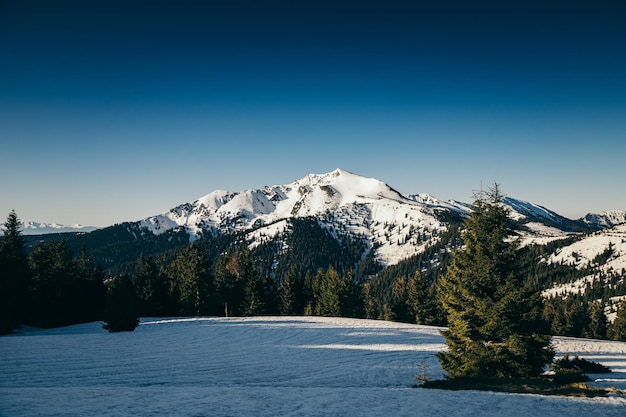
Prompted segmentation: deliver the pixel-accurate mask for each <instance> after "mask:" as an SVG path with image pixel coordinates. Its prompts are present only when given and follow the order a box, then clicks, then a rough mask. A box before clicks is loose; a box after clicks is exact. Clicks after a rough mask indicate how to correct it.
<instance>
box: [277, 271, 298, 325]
mask: <svg viewBox="0 0 626 417" xmlns="http://www.w3.org/2000/svg"><path fill="white" fill-rule="evenodd" d="M296 285H297V276H296V271H295V268H294V267H292V268H291V269H290V270H289V271H288V272H287V274H286V275H285V278H284V279H283V281H282V282H281V283H280V285H279V286H278V310H279V312H280V314H282V315H284V316H289V315H293V314H296Z"/></svg>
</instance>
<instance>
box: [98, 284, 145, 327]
mask: <svg viewBox="0 0 626 417" xmlns="http://www.w3.org/2000/svg"><path fill="white" fill-rule="evenodd" d="M138 324H139V313H138V309H137V296H136V294H135V288H134V286H133V283H132V280H131V278H130V277H129V276H128V275H120V276H118V277H116V278H113V279H112V280H111V282H110V283H109V289H108V292H107V298H106V308H105V311H104V325H103V326H102V327H103V328H104V329H106V330H108V331H109V332H111V333H114V332H129V331H133V330H135V328H136V327H137V325H138Z"/></svg>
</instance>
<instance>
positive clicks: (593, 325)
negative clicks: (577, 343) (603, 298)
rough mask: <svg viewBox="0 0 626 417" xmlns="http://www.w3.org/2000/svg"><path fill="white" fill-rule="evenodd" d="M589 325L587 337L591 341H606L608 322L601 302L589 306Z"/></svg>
mask: <svg viewBox="0 0 626 417" xmlns="http://www.w3.org/2000/svg"><path fill="white" fill-rule="evenodd" d="M588 310H589V311H588V317H589V323H588V325H587V332H586V333H585V337H587V338H590V339H606V331H607V326H608V322H607V319H606V315H605V314H604V305H603V304H602V303H601V302H599V301H595V302H591V303H589V304H588Z"/></svg>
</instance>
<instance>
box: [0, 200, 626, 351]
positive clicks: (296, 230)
mask: <svg viewBox="0 0 626 417" xmlns="http://www.w3.org/2000/svg"><path fill="white" fill-rule="evenodd" d="M20 226H21V223H20V221H19V219H18V218H17V215H16V214H15V212H11V213H10V214H9V216H8V218H7V221H6V222H5V224H4V228H3V229H4V235H3V236H2V237H1V240H0V271H1V272H2V279H1V281H0V286H1V287H0V297H2V298H1V299H0V306H1V307H0V308H1V309H2V311H1V319H0V321H1V323H0V332H1V333H3V334H4V333H8V332H10V331H12V330H13V329H15V328H16V327H17V326H19V325H24V324H26V325H32V326H37V327H56V326H63V325H68V324H74V323H81V322H89V321H95V320H106V321H107V323H108V324H109V325H110V324H111V323H112V322H113V328H116V324H115V323H117V322H119V325H117V326H118V327H121V328H129V327H132V328H134V326H136V323H137V321H136V319H137V317H167V316H204V315H211V316H252V315H262V314H267V315H321V316H346V317H360V318H370V319H383V320H394V321H402V322H409V323H418V324H427V325H447V324H448V322H447V320H448V317H447V315H446V314H445V312H444V309H443V308H442V305H443V304H442V301H441V297H440V296H439V295H438V283H439V281H440V280H441V277H442V276H443V275H445V274H446V271H447V270H448V267H449V265H450V263H451V260H452V258H453V256H452V255H453V254H454V253H455V252H457V251H458V250H459V248H460V247H461V246H462V244H463V241H462V240H461V238H460V236H461V233H460V226H461V223H460V221H457V222H455V223H454V227H451V228H450V230H449V231H448V232H445V233H444V234H443V235H442V245H441V246H440V247H434V246H433V247H429V248H427V250H426V251H425V252H424V253H422V254H419V255H416V256H415V257H412V258H409V259H407V260H405V261H403V262H401V263H400V264H398V265H396V266H392V267H389V268H387V269H385V270H384V271H382V272H380V273H378V274H377V275H374V276H368V275H365V274H364V273H363V271H375V270H376V268H377V267H376V266H375V265H374V264H373V262H374V261H373V259H372V258H371V257H369V258H368V257H365V258H362V257H361V255H360V254H361V253H362V250H363V246H362V245H363V243H362V242H361V241H358V240H356V241H348V242H344V245H343V246H341V245H339V244H338V242H337V240H336V239H335V238H334V237H333V236H331V235H330V234H329V233H328V232H327V231H325V230H323V229H322V228H320V227H319V225H317V223H316V222H313V221H311V220H309V219H298V220H297V221H295V222H294V224H293V226H292V227H293V230H292V232H293V233H291V234H290V235H289V237H288V239H289V240H288V241H287V242H286V244H287V246H288V247H289V248H290V250H289V251H285V252H283V253H282V254H277V252H276V251H269V250H268V249H267V247H264V246H262V245H261V246H259V247H258V248H257V249H254V250H252V251H251V250H249V249H248V247H247V245H245V243H244V240H243V239H240V240H239V243H237V239H233V238H228V239H226V238H224V239H219V238H218V239H207V240H199V241H196V242H194V243H192V244H187V245H180V246H177V247H175V248H171V249H169V250H168V251H166V252H161V255H159V256H153V255H144V254H143V253H141V252H139V254H138V255H135V256H136V258H135V259H134V260H130V259H128V260H127V261H125V262H126V265H127V266H126V267H124V268H123V269H120V270H117V271H118V272H117V273H115V274H113V275H110V274H106V273H105V272H104V270H103V269H101V268H100V267H99V266H98V265H96V262H94V260H93V257H92V256H91V255H90V254H89V252H88V251H87V250H86V249H85V247H84V246H83V247H82V248H80V250H79V251H78V252H77V253H74V251H73V250H72V248H71V246H70V245H69V244H68V243H67V242H66V241H64V240H63V239H61V240H58V241H54V240H50V241H47V242H43V243H39V244H37V245H35V246H34V247H33V248H32V250H31V251H30V252H29V253H27V251H26V250H25V244H24V242H25V241H24V237H23V236H22V235H21V232H20ZM319 248H322V249H323V251H324V252H325V255H324V256H321V255H320V256H318V255H314V256H311V254H316V253H317V252H316V249H319ZM346 248H347V249H346ZM527 250H530V249H527ZM532 250H538V249H532ZM307 254H309V256H307ZM518 254H519V256H520V257H521V258H522V261H524V262H525V264H526V265H527V266H528V265H531V266H528V268H532V262H531V260H532V259H534V257H535V254H534V253H531V254H528V253H527V252H524V250H519V251H518ZM355 265H356V267H355ZM355 271H356V272H355ZM559 271H560V270H559ZM532 276H533V275H532V272H529V275H528V278H527V283H528V284H529V285H531V286H532V287H533V288H534V289H536V290H537V288H538V287H539V285H540V283H539V280H537V279H535V280H533V279H532ZM550 279H552V278H550V277H548V275H547V274H546V275H545V276H544V277H543V278H542V281H544V282H545V281H546V280H550ZM622 281H623V280H622ZM597 304H598V305H599V303H597ZM623 304H624V303H622V305H623ZM581 306H582V307H581ZM599 310H600V309H599V308H598V307H596V304H594V302H593V300H590V299H589V300H579V299H577V298H576V297H574V296H572V297H568V298H567V299H561V298H555V299H550V300H547V301H546V302H545V303H544V305H543V315H544V317H545V318H546V319H547V320H548V323H549V325H550V329H549V330H548V331H549V332H551V333H552V334H563V335H571V336H586V337H597V338H612V339H615V340H626V330H624V326H625V324H624V315H625V313H626V312H625V311H624V310H626V308H619V309H618V312H617V319H616V320H615V323H614V324H613V325H608V323H607V322H606V316H605V315H604V314H600V312H599ZM127 317H130V319H127ZM603 317H604V319H603ZM110 330H111V329H110Z"/></svg>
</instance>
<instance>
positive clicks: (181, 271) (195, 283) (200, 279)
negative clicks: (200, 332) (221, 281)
mask: <svg viewBox="0 0 626 417" xmlns="http://www.w3.org/2000/svg"><path fill="white" fill-rule="evenodd" d="M169 271H170V277H171V279H172V280H174V281H175V282H176V287H177V292H178V297H179V298H178V299H179V303H178V306H179V314H181V315H184V316H198V315H201V314H206V313H207V312H208V308H209V305H210V302H211V300H210V296H211V293H212V284H213V276H212V275H211V269H210V263H209V261H208V259H207V256H206V252H205V251H204V250H203V249H202V248H201V247H200V246H199V245H195V244H191V245H189V246H187V247H186V248H185V249H183V251H182V252H181V253H180V254H179V255H178V256H177V257H176V259H175V260H174V261H173V262H172V263H171V264H170V266H169Z"/></svg>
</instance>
